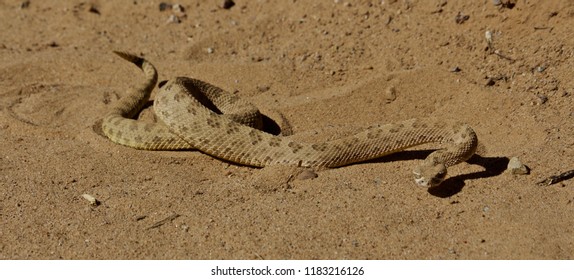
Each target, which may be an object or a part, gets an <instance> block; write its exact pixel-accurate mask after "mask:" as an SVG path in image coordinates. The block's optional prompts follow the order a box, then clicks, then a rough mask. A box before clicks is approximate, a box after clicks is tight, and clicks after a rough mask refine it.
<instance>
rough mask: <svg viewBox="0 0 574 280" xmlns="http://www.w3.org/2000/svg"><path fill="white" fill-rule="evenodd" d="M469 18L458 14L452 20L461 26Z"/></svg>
mask: <svg viewBox="0 0 574 280" xmlns="http://www.w3.org/2000/svg"><path fill="white" fill-rule="evenodd" d="M469 18H470V16H469V15H463V14H462V13H460V12H459V13H458V14H457V15H456V17H455V18H454V21H455V22H456V23H458V24H462V23H464V22H465V21H467V20H468V19H469Z"/></svg>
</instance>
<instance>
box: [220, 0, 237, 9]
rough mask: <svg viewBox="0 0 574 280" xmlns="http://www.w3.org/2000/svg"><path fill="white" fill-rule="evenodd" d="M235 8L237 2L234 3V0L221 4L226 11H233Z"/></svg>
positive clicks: (225, 0)
mask: <svg viewBox="0 0 574 280" xmlns="http://www.w3.org/2000/svg"><path fill="white" fill-rule="evenodd" d="M233 6H235V2H233V0H224V1H223V3H221V5H220V7H221V8H223V9H226V10H229V9H231V7H233Z"/></svg>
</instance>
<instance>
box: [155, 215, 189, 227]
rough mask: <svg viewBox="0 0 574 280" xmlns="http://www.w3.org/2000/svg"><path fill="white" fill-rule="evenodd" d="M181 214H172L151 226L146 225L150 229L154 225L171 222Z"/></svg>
mask: <svg viewBox="0 0 574 280" xmlns="http://www.w3.org/2000/svg"><path fill="white" fill-rule="evenodd" d="M179 216H181V215H180V214H173V215H171V216H169V217H167V218H165V219H163V220H161V221H159V222H156V223H155V224H153V225H152V226H150V227H148V228H147V229H152V228H156V227H160V226H162V225H163V224H165V223H167V222H171V221H173V220H175V219H176V218H177V217H179Z"/></svg>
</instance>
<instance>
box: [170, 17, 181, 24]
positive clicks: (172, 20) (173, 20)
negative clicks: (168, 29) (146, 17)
mask: <svg viewBox="0 0 574 280" xmlns="http://www.w3.org/2000/svg"><path fill="white" fill-rule="evenodd" d="M167 23H181V19H180V18H179V17H178V16H176V15H170V16H169V18H167Z"/></svg>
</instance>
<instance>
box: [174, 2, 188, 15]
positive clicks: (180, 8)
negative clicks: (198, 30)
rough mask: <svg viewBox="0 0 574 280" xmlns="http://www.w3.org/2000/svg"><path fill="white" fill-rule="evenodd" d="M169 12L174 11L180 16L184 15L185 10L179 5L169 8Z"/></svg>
mask: <svg viewBox="0 0 574 280" xmlns="http://www.w3.org/2000/svg"><path fill="white" fill-rule="evenodd" d="M171 10H172V11H174V12H175V13H181V14H183V13H185V9H184V8H183V6H182V5H180V4H173V5H172V6H171Z"/></svg>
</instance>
